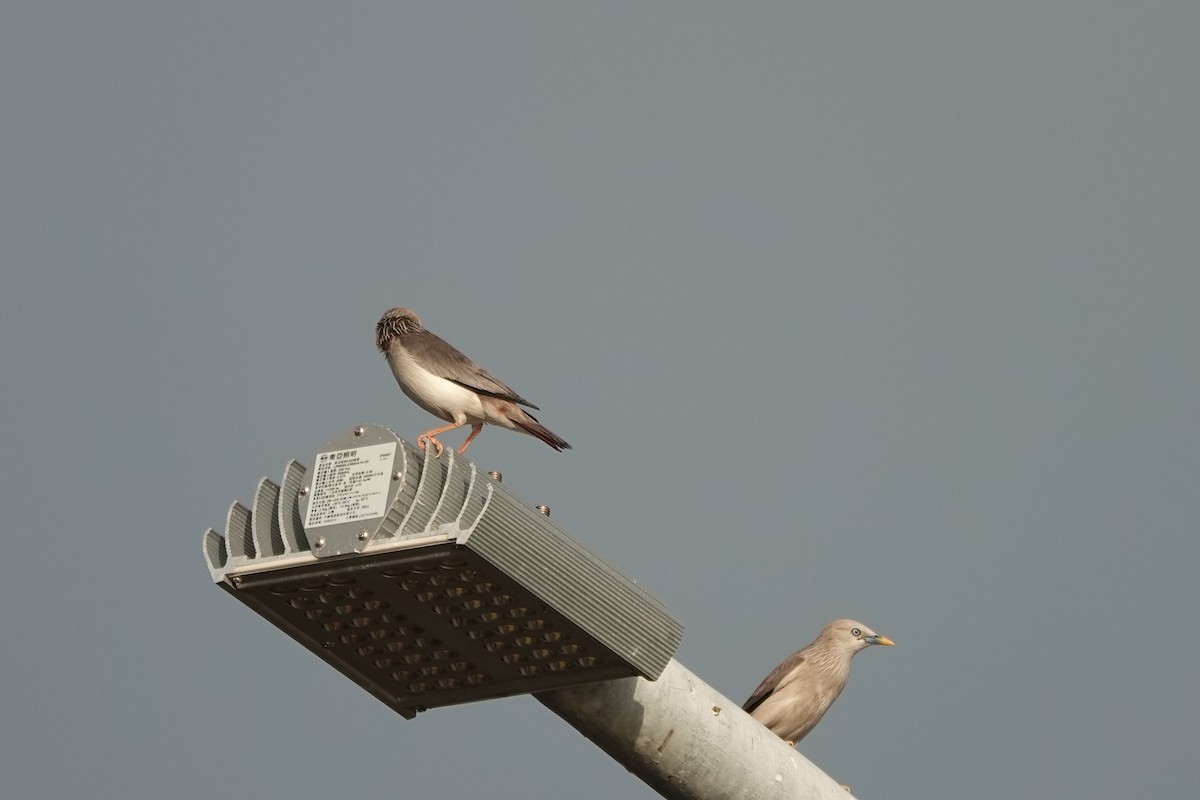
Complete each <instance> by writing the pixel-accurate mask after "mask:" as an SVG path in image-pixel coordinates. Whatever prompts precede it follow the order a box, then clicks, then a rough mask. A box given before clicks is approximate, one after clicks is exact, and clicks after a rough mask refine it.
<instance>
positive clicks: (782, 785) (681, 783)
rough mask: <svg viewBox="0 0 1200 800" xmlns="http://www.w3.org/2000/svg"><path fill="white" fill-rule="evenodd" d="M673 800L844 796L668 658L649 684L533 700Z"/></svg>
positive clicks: (620, 683)
mask: <svg viewBox="0 0 1200 800" xmlns="http://www.w3.org/2000/svg"><path fill="white" fill-rule="evenodd" d="M534 696H535V697H536V698H537V699H538V701H539V702H540V703H542V705H544V706H546V707H547V708H549V709H550V710H551V711H553V712H554V713H555V714H557V715H558V716H560V717H562V718H563V719H565V720H566V721H567V722H568V723H569V724H570V725H571V726H572V727H574V728H575V729H576V730H578V731H579V732H580V733H582V734H583V735H584V736H586V737H587V738H589V739H591V740H592V741H593V742H594V743H595V744H596V745H597V746H599V747H600V749H601V750H603V751H604V752H606V753H608V754H609V755H610V756H612V757H613V758H614V759H616V760H617V761H618V762H620V763H621V764H622V765H623V766H624V767H625V768H626V769H628V770H629V771H630V772H632V773H633V774H634V775H636V776H637V777H638V778H640V779H641V780H643V781H645V782H646V783H647V784H648V785H649V786H650V787H651V788H652V789H654V790H655V791H656V792H658V793H659V794H661V795H662V796H663V797H667V798H671V800H734V799H735V798H736V799H737V800H783V799H784V798H789V799H793V798H805V800H847V798H850V794H849V793H848V792H847V791H846V790H845V789H843V788H842V787H841V786H840V785H838V784H837V783H836V782H834V781H833V779H831V778H830V777H829V776H828V775H826V774H825V773H824V772H822V771H821V770H820V769H819V768H818V767H817V766H816V765H814V764H813V763H812V762H811V761H809V760H808V759H807V758H805V757H804V756H803V755H801V754H800V753H799V752H797V751H796V750H795V749H794V748H791V747H788V746H787V745H786V744H785V743H784V742H783V740H782V739H780V738H779V737H778V736H776V735H775V734H773V733H771V732H770V731H769V730H767V729H766V728H765V727H763V726H762V725H761V724H760V723H759V722H758V721H757V720H755V719H753V718H751V717H750V715H749V714H747V713H745V712H744V711H742V709H741V707H740V706H739V705H738V704H736V703H733V702H731V701H730V700H729V699H728V698H726V697H725V696H724V695H722V694H721V693H720V692H718V691H717V690H716V689H714V688H712V687H711V686H709V685H708V684H707V683H705V682H704V681H703V680H701V679H700V678H698V677H697V676H696V675H695V674H693V673H692V672H691V671H690V670H688V669H687V667H685V666H683V665H682V664H680V663H679V662H678V661H676V660H675V659H671V661H670V663H669V664H668V665H667V668H666V669H665V670H664V671H663V673H662V675H661V676H660V677H659V678H658V680H656V681H648V680H646V679H644V678H622V679H619V680H612V681H604V682H601V683H592V684H587V685H584V686H578V687H574V688H569V689H558V690H554V691H550V692H543V693H540V694H537V695H534Z"/></svg>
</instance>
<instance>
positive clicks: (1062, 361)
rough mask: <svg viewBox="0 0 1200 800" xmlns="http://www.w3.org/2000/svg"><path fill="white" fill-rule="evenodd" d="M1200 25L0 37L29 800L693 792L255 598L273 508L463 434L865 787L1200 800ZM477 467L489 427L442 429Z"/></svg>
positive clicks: (225, 23) (841, 10)
mask: <svg viewBox="0 0 1200 800" xmlns="http://www.w3.org/2000/svg"><path fill="white" fill-rule="evenodd" d="M1198 30H1200V5H1198V4H1196V3H1195V2H1179V3H1149V4H1130V3H1115V2H1102V3H1082V2H1064V3H1043V2H1036V3H1034V2H1027V3H1003V4H988V5H982V4H973V5H967V4H963V3H959V2H916V3H830V4H819V5H817V6H816V7H811V6H809V5H807V4H795V3H787V4H760V5H755V4H737V6H736V8H734V4H722V5H714V4H696V3H688V4H654V5H648V4H643V3H600V4H597V3H589V4H528V3H508V4H492V3H478V4H461V3H459V4H450V3H437V4H434V3H429V4H416V3H409V4H400V3H393V2H388V3H361V4H354V3H349V4H346V3H339V4H314V3H305V4H299V3H290V2H289V3H282V2H264V3H256V4H245V3H229V2H219V3H170V4H168V3H160V2H107V3H74V4H69V3H52V2H6V3H4V4H3V5H2V6H0V101H2V108H3V109H4V111H3V114H2V115H0V259H2V260H3V264H4V270H3V291H2V292H0V340H2V341H3V343H4V345H3V348H2V350H0V358H2V359H3V362H2V365H0V366H2V368H3V375H4V380H3V382H2V383H0V408H3V411H4V413H3V416H2V419H3V431H4V433H3V441H4V447H3V448H2V450H0V464H2V474H3V481H0V501H2V502H3V508H4V509H5V516H6V524H5V525H4V530H5V534H6V535H5V542H6V544H7V547H8V550H7V552H6V554H5V557H4V558H3V559H0V631H2V633H3V638H4V648H3V655H2V656H0V661H2V663H3V666H2V668H0V703H2V705H3V718H4V722H3V724H2V725H0V794H2V795H4V796H11V797H23V798H43V797H44V798H61V797H69V796H86V797H114V798H115V797H120V798H161V797H171V798H185V799H186V798H209V797H212V796H213V795H214V793H216V794H222V793H226V792H229V791H233V792H236V793H237V794H238V795H239V796H264V797H280V798H282V797H287V798H324V797H330V796H335V795H353V796H362V797H434V798H461V797H470V796H479V795H481V794H482V793H484V792H487V796H489V797H492V798H496V799H497V800H509V799H510V798H526V797H566V796H569V797H573V798H580V799H581V800H591V798H597V799H600V798H605V799H607V798H613V797H638V798H641V797H650V796H652V795H651V793H650V791H649V790H648V789H646V788H645V787H643V786H642V785H641V784H640V783H638V782H637V781H636V780H635V779H634V778H632V777H630V776H629V775H628V774H627V773H626V772H625V770H624V769H623V768H622V767H621V766H619V765H618V764H616V763H615V762H613V761H611V760H610V759H609V758H608V757H607V756H605V755H604V754H603V753H601V752H600V751H599V750H598V749H596V748H595V747H594V746H592V745H591V744H590V743H589V742H587V741H586V740H584V739H583V738H581V737H579V736H578V735H576V734H575V733H574V732H573V731H572V730H571V729H570V728H569V727H568V726H567V725H566V724H565V723H564V722H562V721H560V720H559V719H558V718H557V717H555V716H553V715H551V714H550V713H549V712H548V711H546V710H545V709H544V708H543V707H542V706H541V705H539V704H538V703H536V702H534V701H533V700H531V699H529V698H512V699H508V700H503V701H495V702H489V703H483V704H474V705H469V706H462V707H456V708H451V709H441V710H434V711H431V712H429V713H427V714H422V715H421V716H419V717H418V718H417V719H416V720H414V721H411V722H409V721H405V720H403V719H402V718H400V717H399V716H397V715H395V714H394V713H392V712H391V711H389V710H388V709H387V708H385V707H384V706H383V705H382V704H380V703H378V702H377V701H375V700H374V699H372V698H371V697H370V696H369V695H368V694H367V693H366V692H364V691H362V690H361V689H359V688H358V687H356V686H355V685H353V684H351V683H350V682H349V681H347V680H345V679H343V678H341V677H340V676H339V675H338V674H337V673H335V672H334V671H333V670H331V669H330V668H329V667H327V666H326V665H325V664H323V663H321V662H320V661H318V660H317V659H316V658H314V657H313V656H311V655H309V654H308V653H307V652H306V651H304V650H303V649H302V648H300V647H299V646H298V645H296V644H294V643H293V642H292V641H291V640H289V639H287V638H286V637H285V636H284V635H283V634H281V633H279V632H278V631H277V630H275V629H274V628H273V627H271V626H270V625H268V624H267V623H265V622H264V621H262V620H261V619H259V618H258V617H256V616H255V615H253V614H252V613H250V612H249V611H248V610H246V609H245V608H243V607H242V606H241V605H240V604H238V603H237V602H235V601H234V600H232V599H231V598H229V597H228V596H226V595H225V594H224V593H223V592H221V591H219V590H218V589H217V588H215V587H214V586H213V585H212V584H211V582H210V580H209V576H208V573H207V572H206V570H205V567H204V562H203V559H202V558H201V552H200V539H201V534H202V533H203V531H204V529H205V528H207V527H209V526H213V527H217V528H221V527H223V525H224V518H225V513H226V509H227V508H228V506H229V504H230V503H231V502H233V501H234V500H241V501H243V502H247V501H249V500H250V499H251V498H252V495H253V491H254V487H255V484H256V482H257V481H258V479H259V478H260V477H261V476H264V475H266V476H270V477H271V478H272V479H274V480H278V479H279V477H280V475H281V473H282V469H283V466H284V464H285V462H286V461H287V460H288V459H290V458H298V459H299V460H301V461H303V462H306V463H311V457H312V454H313V453H314V452H315V451H316V449H317V448H318V447H319V446H320V445H321V443H322V442H323V441H325V440H326V439H327V438H329V437H330V436H331V435H332V434H334V433H335V432H337V431H338V430H340V429H342V428H343V427H344V426H347V425H350V424H354V423H359V422H375V423H379V424H384V425H388V426H389V427H392V428H394V429H395V430H396V431H397V432H398V433H400V434H401V435H402V436H405V437H406V438H409V439H413V438H415V437H416V435H417V434H418V433H420V432H421V431H423V430H425V429H427V428H429V427H432V426H433V424H434V420H432V418H431V417H429V416H428V415H427V414H425V413H424V412H422V411H420V410H419V409H417V408H416V407H415V406H413V405H412V404H411V403H409V402H408V401H407V400H406V399H405V398H404V397H403V396H402V395H401V394H400V392H399V391H398V389H397V388H396V386H395V384H394V382H393V380H392V377H391V374H390V373H389V371H388V369H387V368H386V366H385V364H384V362H383V360H382V358H381V357H380V356H379V354H378V353H377V352H375V350H374V348H373V346H372V332H373V326H374V323H375V321H376V320H377V319H378V318H379V316H380V314H381V313H382V311H383V310H384V309H386V308H388V307H389V306H393V305H409V306H411V307H413V308H415V309H417V310H418V311H419V312H420V313H421V314H422V316H423V317H424V320H425V322H426V324H427V325H428V327H429V328H431V329H432V330H434V331H435V332H437V333H439V334H441V335H442V336H444V337H446V338H447V339H449V340H450V341H452V342H453V343H454V344H456V345H457V346H458V347H460V348H461V349H463V350H464V351H465V352H467V353H468V354H470V355H471V356H473V357H474V358H475V359H476V360H478V361H479V362H481V363H482V364H483V365H485V366H486V367H488V368H489V369H491V370H492V371H493V372H495V373H497V374H498V375H499V376H500V377H501V378H503V379H504V380H505V381H507V382H508V383H510V384H511V385H512V386H513V387H515V388H516V389H517V390H518V391H519V392H521V393H522V394H524V395H525V396H527V397H529V398H530V399H531V400H532V401H533V402H535V403H537V404H538V405H540V406H541V408H542V409H543V413H542V414H541V415H540V417H541V419H542V421H543V422H545V423H546V424H547V425H548V426H549V427H550V428H552V429H553V430H554V431H556V432H557V433H559V434H561V435H562V436H563V437H565V438H566V439H567V440H568V441H570V442H571V443H572V444H573V445H574V446H575V448H576V449H575V450H573V451H571V452H568V453H562V454H558V453H554V452H553V451H551V450H550V449H549V448H547V447H545V446H544V445H543V444H541V443H540V442H537V441H536V440H534V439H532V438H528V437H522V436H516V435H513V434H511V433H508V432H506V431H498V430H489V431H486V432H485V433H484V434H483V435H482V436H481V437H480V439H479V440H478V441H477V442H476V443H475V444H473V445H472V448H471V451H470V454H471V455H472V456H473V457H474V459H475V460H476V461H477V463H479V465H480V466H481V467H484V468H487V469H501V470H503V471H504V473H505V478H506V485H508V486H510V487H511V488H513V489H514V490H515V491H517V492H518V493H520V494H522V495H523V496H525V497H527V498H528V499H529V500H530V501H533V502H546V503H549V504H550V505H551V506H553V509H554V517H555V519H556V520H557V521H559V522H560V523H561V524H562V525H563V526H565V527H566V528H567V529H568V530H570V531H571V532H572V533H574V534H575V535H577V536H579V537H580V538H582V539H584V540H585V541H587V542H588V543H589V544H590V545H591V546H593V547H594V548H596V549H597V550H598V551H600V552H601V553H602V554H603V555H605V556H606V557H607V558H609V559H610V560H612V561H613V562H614V563H615V564H617V565H618V566H620V567H621V568H623V569H625V570H627V571H628V572H630V573H631V574H632V575H633V576H634V577H636V578H637V579H638V580H639V581H640V582H641V583H642V584H643V585H645V586H647V587H648V588H650V589H652V590H653V591H655V592H657V593H658V594H659V595H661V596H662V597H663V599H664V600H665V601H666V603H667V605H668V607H669V608H670V609H671V610H672V612H673V613H674V614H675V615H676V616H678V617H679V618H681V619H682V620H683V622H684V623H685V625H686V626H687V630H686V633H685V637H684V642H683V645H682V648H681V650H680V653H679V659H680V660H681V661H682V662H683V663H684V664H686V665H687V666H688V667H689V668H690V669H692V670H693V671H695V672H696V673H698V674H699V675H701V676H702V677H703V678H704V679H705V680H707V681H708V682H709V683H711V684H713V685H714V686H715V687H717V688H718V689H720V690H721V691H723V692H725V693H726V694H727V695H728V696H729V697H730V698H731V699H733V700H735V701H737V702H740V701H742V700H743V699H744V698H745V696H746V695H747V694H748V693H749V692H750V691H751V690H752V689H753V688H754V686H755V685H756V684H757V683H758V681H759V679H760V678H762V676H763V675H764V674H766V672H767V671H768V670H769V669H770V668H771V667H772V666H773V665H774V664H775V663H776V662H777V661H778V660H780V659H781V658H782V657H783V656H785V655H786V654H787V653H788V652H790V651H791V650H792V649H794V648H795V647H798V646H800V645H802V644H805V643H807V642H808V641H809V640H810V639H811V638H812V637H813V636H814V635H815V634H816V632H817V631H818V630H819V629H820V628H821V626H822V625H823V624H824V623H825V622H826V621H828V620H829V619H832V618H834V617H838V616H853V617H857V618H859V619H861V620H862V621H864V622H866V623H867V624H869V625H870V626H872V627H873V628H875V629H876V630H878V631H880V632H882V633H886V634H887V635H889V636H891V637H892V638H893V639H895V640H896V642H897V644H898V646H897V647H895V648H888V649H882V648H878V649H873V650H870V651H868V652H867V653H865V654H863V655H862V656H860V657H859V658H857V659H856V660H855V669H854V675H853V678H852V680H851V682H850V686H849V688H848V689H847V691H846V693H845V694H844V695H843V696H842V698H841V699H840V700H839V701H838V703H837V704H836V705H835V706H834V708H833V710H832V711H831V712H830V714H829V715H828V716H827V718H826V719H825V721H824V722H823V723H822V724H821V725H820V726H819V727H818V728H817V729H816V731H815V732H814V733H813V734H811V735H810V736H809V738H808V739H806V740H805V741H804V742H803V744H802V746H801V750H802V751H803V752H804V753H805V754H806V755H808V756H809V757H810V758H811V759H813V760H814V761H815V762H816V763H817V764H818V765H820V766H821V767H822V768H824V769H825V770H826V771H827V772H829V773H830V774H831V775H833V776H834V777H836V778H837V779H838V780H841V781H844V782H847V783H849V784H850V785H851V786H852V787H853V789H854V791H855V793H856V794H857V795H858V796H860V797H864V798H871V797H875V798H882V797H896V798H903V797H914V796H926V795H933V796H945V797H971V798H980V799H982V800H991V798H1010V797H1031V796H1035V795H1036V796H1057V797H1065V798H1095V797H1120V798H1124V797H1131V796H1145V795H1148V794H1150V793H1152V792H1162V793H1164V794H1166V795H1170V794H1174V795H1177V796H1187V795H1189V794H1192V793H1193V792H1194V791H1195V785H1196V781H1197V767H1196V758H1195V750H1196V743H1197V741H1198V740H1200V721H1198V720H1200V692H1197V691H1195V683H1196V664H1197V663H1198V662H1200V637H1197V636H1196V634H1195V627H1196V626H1195V620H1194V617H1195V615H1196V612H1197V610H1198V608H1200V591H1198V590H1197V584H1198V581H1197V577H1196V568H1197V566H1198V565H1200V544H1198V537H1200V491H1198V486H1197V484H1198V477H1200V423H1198V421H1197V409H1198V408H1200V370H1198V369H1197V350H1198V348H1197V345H1198V343H1200V315H1198V313H1197V304H1198V301H1200V258H1198V254H1200V224H1197V221H1198V211H1200V150H1198V148H1197V131H1198V130H1200V111H1198V108H1200V106H1198V96H1197V86H1200V55H1198V53H1200V50H1198V49H1197V46H1196V32H1197V31H1198ZM448 438H449V440H450V441H452V442H454V443H457V442H458V441H460V439H459V438H458V435H457V434H456V435H453V436H451V437H448Z"/></svg>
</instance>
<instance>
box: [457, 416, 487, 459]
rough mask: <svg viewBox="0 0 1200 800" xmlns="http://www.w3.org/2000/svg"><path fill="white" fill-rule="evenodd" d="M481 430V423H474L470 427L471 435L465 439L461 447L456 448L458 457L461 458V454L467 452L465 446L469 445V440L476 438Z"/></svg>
mask: <svg viewBox="0 0 1200 800" xmlns="http://www.w3.org/2000/svg"><path fill="white" fill-rule="evenodd" d="M481 430H483V423H482V422H477V423H475V424H474V425H472V426H471V435H470V436H468V437H467V440H466V441H465V442H463V443H462V447H460V448H458V454H459V455H460V456H461V455H462V454H463V453H465V452H467V445H469V444H470V443H471V440H472V439H474V438H475V437H476V436H478V435H479V432H480V431H481Z"/></svg>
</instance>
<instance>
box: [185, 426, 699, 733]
mask: <svg viewBox="0 0 1200 800" xmlns="http://www.w3.org/2000/svg"><path fill="white" fill-rule="evenodd" d="M314 463H315V465H316V466H315V469H314V470H313V471H309V470H307V469H306V468H305V467H304V466H302V465H300V464H299V463H298V462H296V461H292V462H290V463H289V464H288V465H287V467H286V468H285V470H284V476H283V481H282V484H279V485H277V484H275V483H273V482H271V481H270V480H268V479H266V478H263V479H262V480H261V481H260V482H259V485H258V490H257V492H256V493H255V499H254V504H253V510H251V509H248V508H246V507H244V506H242V505H240V504H238V503H234V504H233V506H232V507H231V508H230V510H229V516H228V520H227V523H226V535H225V536H224V537H222V536H221V535H220V534H218V533H217V532H215V531H213V530H211V529H210V530H209V531H207V532H206V533H205V535H204V554H205V559H206V561H207V563H208V568H209V571H210V573H211V574H212V578H213V581H214V582H215V583H216V584H217V585H218V586H220V587H221V588H223V589H225V590H226V591H228V592H229V593H230V594H232V595H233V596H234V597H236V598H237V599H238V600H240V601H242V602H243V603H245V604H246V605H247V606H249V607H250V608H252V609H254V610H255V611H257V612H258V613H259V614H261V615H262V616H263V617H264V618H266V619H267V620H268V621H270V622H271V623H272V624H274V625H275V626H276V627H278V628H280V629H281V630H283V631H284V632H285V633H287V634H288V635H289V636H291V637H292V638H294V639H295V640H296V641H298V642H299V643H300V644H302V645H304V646H305V647H306V648H308V649H309V650H310V651H311V652H313V653H315V654H316V655H317V656H319V657H320V658H322V659H324V660H325V661H326V662H328V663H329V664H330V665H332V666H333V667H334V668H335V669H337V670H339V671H340V672H342V673H343V674H344V675H346V676H347V677H349V678H350V679H351V680H353V681H354V682H355V683H357V684H359V685H360V686H362V687H363V688H365V689H366V690H367V691H369V692H371V694H373V695H374V696H375V697H376V698H378V699H379V700H381V701H382V702H384V703H386V704H387V705H388V706H390V707H391V708H393V709H395V710H396V711H397V712H399V713H400V714H402V715H403V716H405V717H407V718H409V719H411V718H412V717H414V716H415V715H416V714H417V712H419V711H423V710H425V709H428V708H434V707H437V706H444V705H451V704H456V703H465V702H471V701H475V700H484V699H488V698H491V697H504V696H509V695H514V694H524V693H535V692H544V691H548V690H552V689H560V688H564V687H569V686H579V685H582V684H588V683H593V682H597V681H607V680H613V679H616V678H626V677H633V676H640V677H643V678H646V679H648V680H655V679H656V678H658V676H659V675H660V674H661V673H662V671H663V670H664V668H666V666H667V664H668V663H669V662H670V661H671V658H672V656H673V655H674V653H675V651H676V649H677V648H678V646H679V642H680V639H681V638H682V635H683V627H682V625H681V624H680V623H679V622H678V621H677V620H675V619H674V618H673V617H672V616H671V615H670V614H669V613H668V612H667V611H666V609H665V607H664V606H663V603H662V601H661V600H659V599H658V598H657V597H655V596H654V595H653V594H651V593H650V592H648V591H646V590H645V589H643V588H641V587H640V586H638V585H637V584H636V583H635V582H634V581H633V580H632V579H631V578H629V577H628V576H626V575H625V574H623V573H622V572H620V571H619V570H617V569H616V568H615V567H614V566H612V565H611V564H609V563H608V562H607V561H605V560H604V559H603V558H601V557H600V556H599V555H597V554H596V553H594V552H593V551H592V550H590V549H589V548H587V547H586V546H585V545H583V544H582V543H581V542H579V541H578V540H576V539H575V538H574V537H572V536H571V535H569V534H568V533H566V532H565V531H564V530H562V529H561V528H559V527H558V526H557V525H556V524H555V523H553V522H552V521H551V520H550V519H549V518H548V516H547V515H546V514H545V513H540V512H539V511H538V510H536V509H535V508H533V507H532V506H531V505H530V504H528V503H526V502H525V501H523V500H522V499H520V498H519V497H517V496H516V495H515V494H513V493H512V492H510V491H508V490H507V489H505V488H504V486H503V485H501V484H500V482H499V481H498V480H497V479H496V478H495V477H492V476H489V475H487V474H485V473H482V472H480V471H478V470H477V469H476V467H475V465H474V464H472V463H471V462H469V461H466V460H465V459H460V458H456V456H455V455H454V453H453V452H452V451H451V450H449V449H447V450H446V451H445V453H444V454H443V455H442V457H441V458H433V457H431V456H430V455H428V454H427V453H422V452H420V451H418V450H417V449H416V448H415V447H413V446H412V445H410V444H409V443H407V442H405V441H403V440H401V439H400V438H398V437H397V436H396V435H395V434H394V433H393V432H392V431H390V430H388V429H386V428H383V427H380V426H374V425H369V426H359V427H356V428H354V429H352V430H348V431H345V432H342V433H340V434H338V435H336V436H334V437H333V438H332V439H331V440H330V441H329V442H327V443H326V444H325V445H324V446H323V447H322V448H321V450H320V451H319V452H318V453H317V455H316V458H315V461H314Z"/></svg>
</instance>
